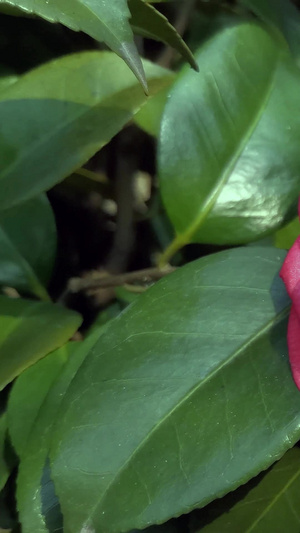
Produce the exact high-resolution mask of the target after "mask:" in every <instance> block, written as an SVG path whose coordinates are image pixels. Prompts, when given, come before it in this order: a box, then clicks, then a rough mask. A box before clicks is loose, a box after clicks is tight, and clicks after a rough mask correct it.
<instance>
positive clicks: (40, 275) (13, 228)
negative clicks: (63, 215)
mask: <svg viewBox="0 0 300 533" xmlns="http://www.w3.org/2000/svg"><path fill="white" fill-rule="evenodd" d="M55 254H56V226H55V220H54V216H53V212H52V209H51V206H50V204H49V201H48V199H47V198H46V196H39V197H38V198H35V199H33V200H30V201H29V202H26V203H24V204H21V205H20V206H18V207H16V208H12V209H9V210H7V211H4V212H2V213H0V284H1V285H7V286H11V287H14V288H16V289H18V290H20V291H21V292H22V291H25V292H27V293H28V292H30V293H32V294H34V295H36V296H37V297H39V298H42V299H44V300H47V299H49V297H48V295H47V291H46V289H45V287H44V285H45V284H46V283H47V282H48V281H49V277H50V275H51V272H52V268H53V265H54V260H55Z"/></svg>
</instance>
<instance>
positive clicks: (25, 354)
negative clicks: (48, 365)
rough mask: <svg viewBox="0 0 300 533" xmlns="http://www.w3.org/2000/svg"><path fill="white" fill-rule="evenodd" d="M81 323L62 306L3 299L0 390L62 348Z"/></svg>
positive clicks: (1, 299)
mask: <svg viewBox="0 0 300 533" xmlns="http://www.w3.org/2000/svg"><path fill="white" fill-rule="evenodd" d="M80 322H81V317H80V315H78V314H77V313H74V312H73V311H69V310H68V309H65V308H64V307H62V306H60V305H54V304H50V303H43V302H42V303H39V302H35V301H31V300H25V299H11V298H7V297H5V296H0V389H3V387H5V385H7V384H8V383H9V382H10V381H12V380H13V379H14V378H15V377H16V376H18V375H19V374H20V373H21V372H22V371H23V370H25V368H27V367H28V366H31V365H32V364H33V363H35V362H36V361H38V360H39V359H41V358H42V357H44V356H45V355H47V354H48V353H50V352H51V351H53V350H54V349H55V348H58V347H59V346H62V345H63V344H64V343H65V342H66V341H67V340H68V339H69V338H70V337H71V336H72V335H73V333H74V332H75V331H76V330H77V328H78V326H79V325H80ZM22 407H24V405H23V406H22Z"/></svg>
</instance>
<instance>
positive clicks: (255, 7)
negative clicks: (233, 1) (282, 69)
mask: <svg viewBox="0 0 300 533" xmlns="http://www.w3.org/2000/svg"><path fill="white" fill-rule="evenodd" d="M239 2H240V3H241V4H243V5H244V6H246V7H248V8H249V9H251V10H252V11H253V12H254V13H255V14H256V15H257V16H258V17H259V18H261V19H262V20H263V21H264V22H266V23H267V24H270V26H273V27H274V28H276V29H277V30H279V31H280V32H281V33H282V34H283V36H284V37H285V39H286V40H287V42H288V44H289V46H290V49H291V51H292V53H293V55H294V56H295V58H296V60H297V62H298V64H299V61H300V13H299V9H298V8H297V7H296V6H295V5H294V4H293V3H292V2H291V1H290V0H239Z"/></svg>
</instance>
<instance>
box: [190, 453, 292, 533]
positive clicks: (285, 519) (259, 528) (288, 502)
mask: <svg viewBox="0 0 300 533" xmlns="http://www.w3.org/2000/svg"><path fill="white" fill-rule="evenodd" d="M299 491H300V449H299V448H294V449H293V450H290V451H289V452H287V453H286V454H285V456H284V457H283V458H282V459H281V460H280V461H278V463H276V465H274V466H273V468H271V469H270V470H269V472H267V473H264V474H261V475H260V476H258V478H255V479H253V480H252V481H250V483H248V484H247V485H245V486H244V487H241V488H240V489H238V490H237V491H235V492H234V493H232V494H229V495H228V496H227V497H225V498H223V499H222V500H218V501H216V502H214V503H213V504H211V505H210V506H209V507H208V508H206V509H205V511H203V515H202V516H203V518H202V519H201V517H200V518H197V516H196V517H193V519H192V524H191V529H190V532H191V533H196V532H197V533H198V532H199V533H200V531H201V533H220V532H222V533H233V532H243V533H250V532H251V533H266V532H269V531H270V532H271V531H272V533H282V531H288V532H289V533H299V523H300V508H299ZM204 513H205V515H204Z"/></svg>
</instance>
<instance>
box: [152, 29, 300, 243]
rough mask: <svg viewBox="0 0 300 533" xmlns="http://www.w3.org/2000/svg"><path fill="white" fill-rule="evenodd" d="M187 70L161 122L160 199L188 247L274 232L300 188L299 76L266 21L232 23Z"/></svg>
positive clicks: (233, 240)
mask: <svg viewBox="0 0 300 533" xmlns="http://www.w3.org/2000/svg"><path fill="white" fill-rule="evenodd" d="M197 60H198V64H199V68H200V71H201V75H200V76H199V75H197V74H196V73H195V72H192V71H191V70H189V71H187V70H185V71H184V72H183V73H182V75H181V76H180V77H179V79H178V81H177V82H175V85H174V86H173V88H172V90H171V93H170V97H169V99H168V102H167V105H166V107H165V112H164V115H163V119H162V124H161V135H160V156H159V169H160V183H161V192H162V197H163V200H164V203H165V206H166V209H167V212H168V214H169V217H170V219H171V221H172V223H173V225H174V227H175V229H176V233H177V238H176V240H175V242H174V243H173V250H172V252H174V250H176V249H178V248H180V247H181V246H183V245H184V244H187V243H189V242H206V243H207V242H208V243H215V244H224V243H227V244H228V243H232V244H235V243H236V244H237V243H244V242H249V241H251V240H255V239H258V238H259V237H261V236H263V235H264V234H267V233H269V232H271V231H273V230H274V229H275V228H276V227H278V226H279V225H280V224H282V223H283V222H284V220H285V218H286V216H287V213H289V211H290V209H291V207H292V206H294V205H295V201H296V198H297V197H298V194H299V187H300V178H299V176H300V151H299V143H298V137H299V135H300V114H299V113H296V112H295V109H298V108H299V107H300V72H299V70H298V68H297V67H296V66H295V65H294V63H293V62H292V60H291V59H290V57H289V53H288V51H287V50H286V48H284V47H281V46H279V44H278V42H277V41H275V40H273V38H272V37H271V35H270V34H269V33H267V31H266V30H265V29H263V28H262V27H261V26H260V25H259V24H256V23H254V22H253V23H251V22H250V23H249V22H241V23H236V22H235V23H232V24H231V25H229V26H228V27H227V28H225V29H223V30H222V31H220V32H219V33H217V34H216V36H215V37H213V38H211V39H210V40H208V41H207V42H206V43H205V44H204V45H203V46H202V48H201V49H200V50H199V52H198V53H197Z"/></svg>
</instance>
